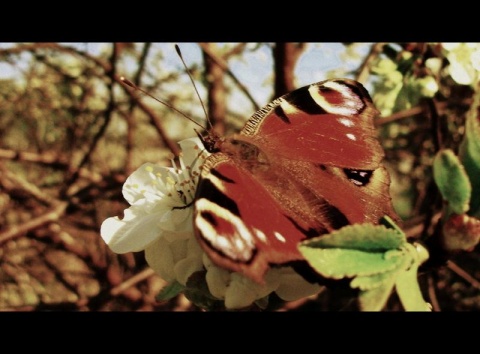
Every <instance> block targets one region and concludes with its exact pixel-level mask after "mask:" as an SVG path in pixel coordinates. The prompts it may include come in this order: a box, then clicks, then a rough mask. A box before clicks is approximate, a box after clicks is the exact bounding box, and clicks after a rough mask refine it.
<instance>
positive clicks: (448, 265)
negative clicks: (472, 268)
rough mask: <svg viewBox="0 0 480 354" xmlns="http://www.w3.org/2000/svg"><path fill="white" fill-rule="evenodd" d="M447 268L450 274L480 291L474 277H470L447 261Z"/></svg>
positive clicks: (478, 283)
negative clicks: (455, 275)
mask: <svg viewBox="0 0 480 354" xmlns="http://www.w3.org/2000/svg"><path fill="white" fill-rule="evenodd" d="M447 267H448V269H450V270H451V271H452V272H454V273H455V274H457V275H458V276H460V277H461V278H463V279H464V280H466V281H467V282H469V283H470V285H471V286H473V287H474V288H475V289H480V282H479V281H478V280H477V279H475V278H474V277H472V276H471V275H470V274H468V273H467V272H466V271H464V270H463V269H462V268H460V267H459V266H458V265H457V264H455V263H453V262H452V261H450V260H449V261H447Z"/></svg>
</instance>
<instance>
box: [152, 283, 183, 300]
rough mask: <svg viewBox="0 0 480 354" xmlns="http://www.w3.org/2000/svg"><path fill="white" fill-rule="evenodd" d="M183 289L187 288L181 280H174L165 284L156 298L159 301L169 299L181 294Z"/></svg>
mask: <svg viewBox="0 0 480 354" xmlns="http://www.w3.org/2000/svg"><path fill="white" fill-rule="evenodd" d="M183 290H185V287H184V286H183V285H182V284H180V283H179V282H176V281H174V282H172V283H170V284H168V285H166V286H164V287H163V288H162V290H160V293H158V295H157V297H156V299H157V300H158V301H168V300H170V299H173V298H174V297H175V296H177V295H178V294H180V293H181V292H182V291H183Z"/></svg>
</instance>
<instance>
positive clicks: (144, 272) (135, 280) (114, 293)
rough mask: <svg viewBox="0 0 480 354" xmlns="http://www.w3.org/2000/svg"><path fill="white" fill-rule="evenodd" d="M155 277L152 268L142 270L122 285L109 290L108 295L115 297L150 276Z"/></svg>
mask: <svg viewBox="0 0 480 354" xmlns="http://www.w3.org/2000/svg"><path fill="white" fill-rule="evenodd" d="M153 275H155V271H154V270H153V269H152V268H147V269H144V270H142V271H141V272H140V273H138V274H135V275H134V276H133V277H131V278H129V279H127V280H125V281H124V282H123V283H121V284H119V285H117V286H116V287H114V288H112V289H111V290H110V294H111V295H112V296H117V295H120V294H121V293H123V292H124V291H126V290H127V289H128V288H130V287H132V286H134V285H135V284H137V283H140V282H141V281H144V280H145V279H148V278H150V277H151V276H153Z"/></svg>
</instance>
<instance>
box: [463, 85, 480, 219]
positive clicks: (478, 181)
mask: <svg viewBox="0 0 480 354" xmlns="http://www.w3.org/2000/svg"><path fill="white" fill-rule="evenodd" d="M479 106H480V90H478V89H477V91H476V92H475V94H474V98H473V104H472V105H471V107H470V110H469V111H468V113H467V115H466V122H465V135H464V136H463V140H462V142H461V144H460V149H459V158H460V160H461V161H462V163H463V165H464V166H465V171H466V172H467V174H468V176H469V177H470V182H471V184H472V200H471V201H470V210H469V214H470V215H471V216H476V217H480V178H479V177H478V176H480V122H479V120H478V108H479Z"/></svg>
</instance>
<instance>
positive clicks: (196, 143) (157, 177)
mask: <svg viewBox="0 0 480 354" xmlns="http://www.w3.org/2000/svg"><path fill="white" fill-rule="evenodd" d="M180 146H181V147H182V150H183V154H184V156H183V158H180V169H178V170H177V169H175V168H172V167H162V166H157V165H155V164H152V163H145V164H143V165H142V166H140V167H139V168H138V169H137V170H136V171H135V172H134V173H132V175H131V176H130V177H129V178H128V179H127V181H126V182H125V184H124V186H123V196H124V198H125V199H126V200H127V202H128V203H129V204H130V205H131V206H130V207H129V208H128V209H126V210H125V211H124V217H123V219H120V218H118V217H111V218H108V219H106V220H105V221H104V222H103V224H102V226H101V229H100V233H101V236H102V238H103V240H104V241H105V242H106V243H107V245H108V246H109V247H110V249H111V250H112V251H113V252H115V253H126V252H138V251H141V250H144V249H145V248H146V247H147V246H148V245H150V244H151V243H152V242H154V241H155V240H157V239H159V238H160V237H162V236H165V237H169V236H170V237H171V236H172V233H180V234H183V233H185V232H190V233H191V232H192V230H193V229H192V208H191V207H190V205H191V203H192V202H193V198H194V195H195V188H196V184H197V182H198V177H199V173H200V167H201V165H202V164H203V161H204V159H205V158H206V157H207V156H208V153H207V152H206V151H205V149H204V148H203V145H202V144H201V142H200V139H199V138H193V139H186V140H183V141H182V142H180Z"/></svg>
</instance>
